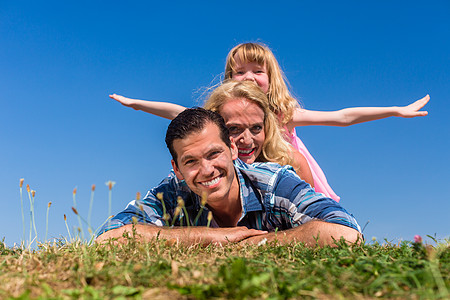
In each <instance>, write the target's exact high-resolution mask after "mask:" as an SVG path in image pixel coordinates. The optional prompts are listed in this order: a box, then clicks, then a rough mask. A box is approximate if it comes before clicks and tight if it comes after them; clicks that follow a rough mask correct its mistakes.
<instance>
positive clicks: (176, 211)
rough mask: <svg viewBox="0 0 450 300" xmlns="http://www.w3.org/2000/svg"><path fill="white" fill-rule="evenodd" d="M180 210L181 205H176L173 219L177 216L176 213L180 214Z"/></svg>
mask: <svg viewBox="0 0 450 300" xmlns="http://www.w3.org/2000/svg"><path fill="white" fill-rule="evenodd" d="M180 212H181V206H177V207H176V208H175V212H174V213H173V219H174V220H175V218H176V217H178V215H179V214H180Z"/></svg>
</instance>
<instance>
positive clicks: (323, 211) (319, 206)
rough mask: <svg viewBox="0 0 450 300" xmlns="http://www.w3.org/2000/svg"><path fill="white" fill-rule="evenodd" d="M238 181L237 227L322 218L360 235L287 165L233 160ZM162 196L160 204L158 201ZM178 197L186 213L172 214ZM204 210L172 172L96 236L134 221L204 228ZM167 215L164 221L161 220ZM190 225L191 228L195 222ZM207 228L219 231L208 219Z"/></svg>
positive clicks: (290, 224)
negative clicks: (238, 212)
mask: <svg viewBox="0 0 450 300" xmlns="http://www.w3.org/2000/svg"><path fill="white" fill-rule="evenodd" d="M234 166H235V169H236V174H237V176H238V178H239V184H240V196H241V203H242V216H241V218H240V219H239V222H238V224H237V225H238V226H245V227H247V228H252V229H259V230H267V231H275V230H276V229H277V228H278V230H285V229H289V228H293V227H296V226H299V225H301V224H304V223H306V222H309V221H311V220H322V221H326V222H330V223H336V224H341V225H345V226H348V227H351V228H354V229H356V230H358V231H359V232H361V228H360V227H359V225H358V223H357V222H356V219H355V218H354V217H353V215H351V214H350V213H348V212H347V211H346V210H345V209H344V208H343V207H342V206H340V205H339V203H337V202H336V201H334V200H333V199H330V198H327V197H325V196H324V195H323V194H321V193H316V192H315V191H314V189H313V188H312V187H311V186H310V185H309V184H308V183H306V182H304V181H303V180H301V179H300V177H298V176H297V174H296V173H295V172H294V170H293V169H292V167H291V166H284V167H281V166H280V165H278V164H275V163H254V164H251V165H249V164H245V163H243V162H242V161H240V160H239V159H237V160H235V161H234ZM159 193H160V195H159V196H161V195H162V197H163V200H162V201H161V200H159V199H158V196H157V195H158V194H159ZM179 197H181V198H182V199H183V200H184V202H185V207H186V211H181V212H180V214H178V216H175V209H176V207H177V205H178V202H177V199H179ZM208 212H209V210H208V208H207V207H202V206H201V199H200V197H199V196H198V195H196V194H194V193H193V192H192V191H191V190H190V189H189V188H188V186H187V185H186V183H185V182H184V181H180V180H178V179H177V177H176V176H175V173H174V172H173V171H171V173H170V174H169V176H168V177H167V178H166V179H164V180H163V181H162V182H161V183H160V184H159V185H158V186H157V187H155V188H153V189H151V190H150V191H149V192H148V193H147V195H146V196H145V198H144V199H143V200H133V201H131V202H130V203H129V204H128V205H127V207H126V208H125V210H124V211H122V212H120V213H119V214H117V215H116V216H115V217H114V218H112V219H111V220H109V221H107V222H106V224H105V225H104V226H103V227H102V228H101V229H100V230H99V232H98V233H97V235H100V234H102V233H103V232H105V231H108V230H111V229H114V228H118V227H121V226H123V225H126V224H131V223H132V222H133V217H135V219H134V220H135V221H137V222H139V223H144V224H145V223H147V224H153V225H157V226H165V225H169V226H171V225H175V226H187V222H189V224H191V225H196V226H206V225H207V224H208V220H207V216H208ZM164 213H166V219H164ZM194 222H195V224H194ZM210 226H211V227H218V225H217V223H216V222H215V221H214V220H212V222H211V224H210Z"/></svg>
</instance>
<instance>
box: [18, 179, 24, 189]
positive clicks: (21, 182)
mask: <svg viewBox="0 0 450 300" xmlns="http://www.w3.org/2000/svg"><path fill="white" fill-rule="evenodd" d="M24 180H25V179H23V178H20V184H19V186H20V188H22V186H23V181H24Z"/></svg>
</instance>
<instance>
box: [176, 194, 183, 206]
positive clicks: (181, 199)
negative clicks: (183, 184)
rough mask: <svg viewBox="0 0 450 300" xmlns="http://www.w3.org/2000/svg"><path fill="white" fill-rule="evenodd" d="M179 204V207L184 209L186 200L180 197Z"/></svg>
mask: <svg viewBox="0 0 450 300" xmlns="http://www.w3.org/2000/svg"><path fill="white" fill-rule="evenodd" d="M177 202H178V206H179V207H184V200H183V198H181V197H180V196H178V198H177Z"/></svg>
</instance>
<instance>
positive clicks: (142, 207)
mask: <svg viewBox="0 0 450 300" xmlns="http://www.w3.org/2000/svg"><path fill="white" fill-rule="evenodd" d="M139 209H140V210H141V211H142V212H143V211H144V206H142V204H139Z"/></svg>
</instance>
